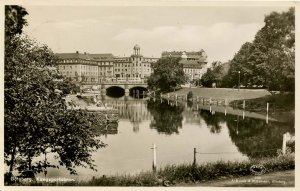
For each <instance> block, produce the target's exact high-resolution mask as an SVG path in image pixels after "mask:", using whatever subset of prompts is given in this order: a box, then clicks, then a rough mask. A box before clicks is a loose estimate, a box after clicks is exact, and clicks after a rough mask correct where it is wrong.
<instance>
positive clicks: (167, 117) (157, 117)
mask: <svg viewBox="0 0 300 191" xmlns="http://www.w3.org/2000/svg"><path fill="white" fill-rule="evenodd" d="M147 109H148V110H149V112H150V113H151V115H152V120H151V123H150V128H151V129H156V130H157V132H158V133H163V134H167V135H171V134H173V133H176V134H179V131H178V129H179V128H182V120H183V117H182V112H183V110H184V107H183V106H182V105H177V106H176V104H170V103H168V102H155V101H153V100H149V101H148V102H147Z"/></svg>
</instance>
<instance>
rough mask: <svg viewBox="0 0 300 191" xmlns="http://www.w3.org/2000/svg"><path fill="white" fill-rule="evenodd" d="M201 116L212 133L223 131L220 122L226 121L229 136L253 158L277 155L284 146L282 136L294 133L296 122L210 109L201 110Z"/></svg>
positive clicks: (239, 148)
mask: <svg viewBox="0 0 300 191" xmlns="http://www.w3.org/2000/svg"><path fill="white" fill-rule="evenodd" d="M199 114H200V116H201V117H202V118H203V119H204V121H205V122H206V124H207V126H208V127H209V128H210V131H211V132H212V133H219V132H220V131H221V126H220V123H222V122H225V121H226V125H227V127H228V130H229V136H230V138H231V140H232V142H233V143H234V144H235V145H236V146H237V148H238V150H239V151H240V152H241V153H243V154H245V155H247V156H248V157H251V158H258V157H266V156H275V155H276V154H277V149H281V147H282V136H283V134H284V133H286V132H290V133H292V134H293V133H294V131H295V128H294V123H282V122H278V121H269V123H268V124H267V123H266V122H265V120H264V119H256V118H249V117H245V118H244V119H243V118H242V116H238V115H230V114H227V116H225V115H224V113H218V112H216V113H214V114H212V113H210V111H208V110H200V111H199Z"/></svg>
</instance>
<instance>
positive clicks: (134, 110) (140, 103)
mask: <svg viewBox="0 0 300 191" xmlns="http://www.w3.org/2000/svg"><path fill="white" fill-rule="evenodd" d="M103 102H105V103H106V104H107V105H111V106H113V107H114V108H116V109H118V111H119V119H126V120H129V121H130V122H131V124H132V126H133V131H134V132H138V131H139V127H140V123H141V122H143V121H145V120H150V119H151V115H150V112H149V111H148V109H147V104H146V100H145V99H134V98H132V97H129V96H124V97H122V98H120V99H108V98H106V99H105V100H103Z"/></svg>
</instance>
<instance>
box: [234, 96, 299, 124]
mask: <svg viewBox="0 0 300 191" xmlns="http://www.w3.org/2000/svg"><path fill="white" fill-rule="evenodd" d="M267 103H269V116H270V117H273V118H276V119H278V120H279V121H285V122H293V121H294V118H295V94H293V93H285V94H275V95H267V96H264V97H260V98H255V99H245V109H246V110H248V111H253V112H257V113H266V107H267ZM230 106H232V107H237V108H239V109H242V108H243V101H242V100H235V101H232V102H231V103H230Z"/></svg>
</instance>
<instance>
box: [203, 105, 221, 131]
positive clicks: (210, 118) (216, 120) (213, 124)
mask: <svg viewBox="0 0 300 191" xmlns="http://www.w3.org/2000/svg"><path fill="white" fill-rule="evenodd" d="M199 115H200V117H202V119H203V120H204V121H205V123H206V125H207V127H208V128H209V129H210V132H211V133H220V132H221V128H222V126H221V125H220V124H221V123H224V121H225V118H224V116H223V115H218V113H215V112H210V111H208V110H203V109H200V110H199Z"/></svg>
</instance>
